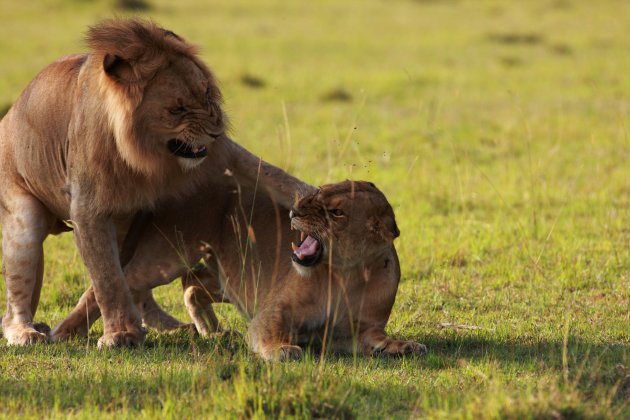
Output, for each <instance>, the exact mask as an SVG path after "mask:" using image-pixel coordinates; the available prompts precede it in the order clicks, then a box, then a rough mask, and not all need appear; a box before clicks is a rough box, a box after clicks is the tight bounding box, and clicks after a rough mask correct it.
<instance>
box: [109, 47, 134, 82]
mask: <svg viewBox="0 0 630 420" xmlns="http://www.w3.org/2000/svg"><path fill="white" fill-rule="evenodd" d="M103 70H105V73H107V75H108V76H109V77H111V78H112V79H114V80H115V81H116V82H120V83H129V82H132V81H133V80H134V79H135V75H134V72H133V67H131V64H129V61H127V60H125V59H124V58H122V57H119V56H117V55H114V54H105V57H104V58H103Z"/></svg>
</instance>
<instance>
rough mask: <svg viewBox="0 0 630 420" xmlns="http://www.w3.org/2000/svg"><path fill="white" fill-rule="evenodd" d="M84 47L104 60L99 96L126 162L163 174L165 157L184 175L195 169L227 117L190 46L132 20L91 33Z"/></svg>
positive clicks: (210, 79) (213, 83) (211, 80)
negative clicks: (103, 97)
mask: <svg viewBox="0 0 630 420" xmlns="http://www.w3.org/2000/svg"><path fill="white" fill-rule="evenodd" d="M88 44H90V46H91V47H92V49H93V50H94V55H95V57H96V58H95V59H96V60H102V69H103V74H104V78H103V80H102V83H101V90H102V91H103V92H104V93H105V102H106V105H107V107H108V110H109V117H110V124H111V126H112V128H113V129H114V132H115V133H116V142H117V145H118V148H119V152H120V153H121V156H122V157H123V159H125V161H127V163H128V164H130V165H131V166H132V167H136V168H137V169H139V170H140V171H142V172H145V173H151V172H159V171H162V170H163V169H164V167H165V166H164V165H167V166H168V164H169V159H170V160H171V161H173V159H174V160H175V161H176V162H178V163H179V166H180V167H181V168H183V169H186V170H187V169H191V168H194V167H196V166H198V165H199V164H200V163H201V162H202V161H203V160H204V158H205V157H206V156H207V154H208V147H209V146H210V144H211V143H212V142H213V141H214V139H215V138H217V137H218V136H221V135H223V133H224V131H225V125H226V118H225V116H224V114H223V112H222V110H221V106H220V105H221V93H220V91H219V88H218V86H217V83H216V81H215V79H214V77H213V75H212V74H211V73H210V70H209V69H208V68H207V67H206V66H205V64H203V62H201V60H199V59H198V57H197V56H196V49H195V47H194V46H192V45H191V44H189V43H187V42H186V41H185V40H184V39H183V38H181V37H179V36H178V35H175V34H174V33H173V32H171V31H167V30H164V29H162V28H159V27H157V26H155V25H153V24H149V23H146V22H142V21H133V20H132V21H130V22H125V23H124V25H121V24H120V23H119V22H118V21H110V22H108V23H107V24H103V25H99V26H96V27H93V28H91V29H90V32H89V33H88ZM151 162H153V166H151Z"/></svg>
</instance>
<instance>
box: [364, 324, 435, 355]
mask: <svg viewBox="0 0 630 420" xmlns="http://www.w3.org/2000/svg"><path fill="white" fill-rule="evenodd" d="M359 343H360V346H361V348H362V350H363V353H365V354H366V355H379V354H381V355H387V356H403V355H406V354H412V355H418V356H420V355H424V354H427V347H426V346H425V345H424V344H420V343H417V342H415V341H406V340H395V339H393V338H391V337H389V336H388V335H387V334H386V333H385V331H384V330H383V329H382V328H380V327H373V328H368V329H366V330H365V331H363V332H361V333H360V335H359Z"/></svg>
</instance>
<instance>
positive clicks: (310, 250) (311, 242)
mask: <svg viewBox="0 0 630 420" xmlns="http://www.w3.org/2000/svg"><path fill="white" fill-rule="evenodd" d="M318 248H319V242H317V239H315V238H313V237H312V236H310V235H309V236H307V237H306V239H304V241H302V243H301V244H300V247H299V248H298V249H296V250H295V255H297V256H298V258H299V259H303V258H304V257H310V256H311V255H315V253H317V249H318Z"/></svg>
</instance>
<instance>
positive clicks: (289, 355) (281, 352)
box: [277, 344, 302, 362]
mask: <svg viewBox="0 0 630 420" xmlns="http://www.w3.org/2000/svg"><path fill="white" fill-rule="evenodd" d="M277 354H278V356H277V358H278V361H279V362H288V361H290V360H300V359H301V358H302V348H301V347H300V346H292V345H290V344H284V345H282V346H280V347H279V348H278V350H277Z"/></svg>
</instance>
